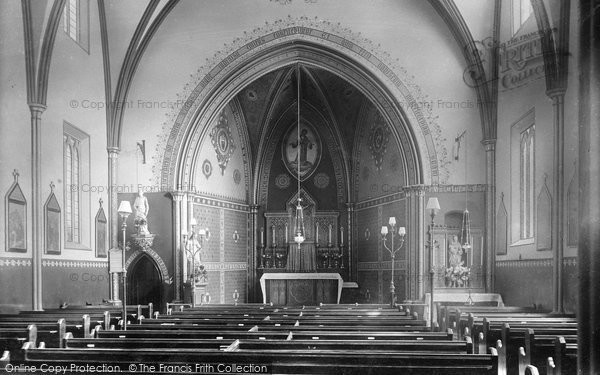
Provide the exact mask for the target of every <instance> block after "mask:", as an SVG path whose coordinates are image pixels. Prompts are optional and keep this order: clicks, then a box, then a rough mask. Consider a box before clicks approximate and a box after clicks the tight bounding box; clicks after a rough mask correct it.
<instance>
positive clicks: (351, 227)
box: [342, 202, 358, 280]
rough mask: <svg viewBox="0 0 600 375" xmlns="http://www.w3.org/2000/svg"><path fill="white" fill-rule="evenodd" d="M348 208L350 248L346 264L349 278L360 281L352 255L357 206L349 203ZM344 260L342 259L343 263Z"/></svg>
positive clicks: (347, 232)
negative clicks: (355, 209)
mask: <svg viewBox="0 0 600 375" xmlns="http://www.w3.org/2000/svg"><path fill="white" fill-rule="evenodd" d="M346 208H347V212H348V222H347V224H346V225H347V228H346V235H347V236H346V245H347V246H348V248H347V249H346V251H345V252H344V253H345V254H346V258H347V261H346V263H347V264H348V277H349V278H350V280H358V279H357V276H358V275H357V274H356V272H357V271H356V266H355V264H354V262H353V261H352V254H353V253H354V246H352V241H354V236H353V235H352V234H353V233H354V232H353V230H354V215H355V213H354V212H355V211H354V208H355V204H354V203H353V202H348V203H346ZM343 261H344V260H343V259H342V262H343Z"/></svg>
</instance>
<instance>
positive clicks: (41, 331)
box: [0, 319, 67, 348]
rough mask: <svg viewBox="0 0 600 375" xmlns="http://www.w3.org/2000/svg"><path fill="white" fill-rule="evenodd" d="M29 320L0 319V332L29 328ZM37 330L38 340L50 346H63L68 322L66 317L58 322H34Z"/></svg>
mask: <svg viewBox="0 0 600 375" xmlns="http://www.w3.org/2000/svg"><path fill="white" fill-rule="evenodd" d="M29 326H30V324H29V323H27V322H2V321H0V333H1V332H2V331H5V330H7V329H28V327H29ZM33 326H35V329H36V332H37V335H36V336H37V341H34V342H36V345H37V342H40V343H42V342H43V343H44V344H45V345H46V346H47V347H50V348H62V347H63V340H64V337H65V334H66V332H67V324H66V323H65V320H64V319H59V320H58V321H57V322H56V323H46V322H37V323H35V324H33Z"/></svg>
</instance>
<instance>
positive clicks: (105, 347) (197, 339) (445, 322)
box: [0, 303, 577, 375]
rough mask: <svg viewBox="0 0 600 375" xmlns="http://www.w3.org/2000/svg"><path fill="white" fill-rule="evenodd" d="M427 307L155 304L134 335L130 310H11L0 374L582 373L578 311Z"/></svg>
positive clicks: (142, 310) (2, 319) (135, 309)
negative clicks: (431, 314) (428, 312)
mask: <svg viewBox="0 0 600 375" xmlns="http://www.w3.org/2000/svg"><path fill="white" fill-rule="evenodd" d="M425 308H426V306H424V304H422V303H409V304H403V305H398V306H397V308H390V307H389V306H388V305H376V304H368V305H359V304H354V305H351V304H348V305H320V306H301V307H285V306H273V305H263V304H240V305H204V306H201V307H196V308H192V307H190V306H187V305H176V304H171V305H169V306H168V308H167V313H166V314H165V315H160V314H158V313H157V312H153V310H152V305H149V306H130V307H128V309H127V319H128V322H129V324H128V328H127V330H123V329H122V319H121V314H122V311H121V310H120V309H118V308H107V307H106V306H99V307H87V306H86V307H80V308H69V309H57V310H46V311H44V312H35V311H29V312H21V313H20V314H18V315H1V316H0V349H1V350H2V352H3V355H2V358H1V359H0V370H3V369H4V370H10V372H14V371H12V370H15V369H24V370H25V371H27V370H31V369H34V370H35V369H38V370H39V369H40V368H41V367H42V366H46V368H48V367H52V368H54V369H58V370H59V371H60V372H61V373H67V374H68V373H81V372H82V371H83V370H85V371H86V372H88V373H89V372H90V366H92V370H94V369H96V370H97V371H98V373H100V372H103V373H106V372H113V373H117V372H121V373H128V372H130V373H157V374H167V373H184V372H185V373H197V374H199V373H211V372H212V373H232V374H234V373H235V374H238V373H244V372H247V373H280V374H313V373H322V374H397V373H402V374H404V373H407V374H500V375H504V374H532V375H535V374H551V375H555V374H576V356H577V323H576V321H575V318H574V317H573V316H570V315H552V314H548V313H544V312H540V311H537V310H535V309H533V308H521V307H493V306H441V305H439V306H436V310H437V315H436V316H437V321H435V322H433V327H434V329H433V330H432V329H431V327H430V324H429V322H427V321H426V320H424V319H423V312H424V309H425ZM86 366H87V367H86ZM7 372H8V371H7ZM38 372H39V371H38ZM91 372H92V373H93V371H91Z"/></svg>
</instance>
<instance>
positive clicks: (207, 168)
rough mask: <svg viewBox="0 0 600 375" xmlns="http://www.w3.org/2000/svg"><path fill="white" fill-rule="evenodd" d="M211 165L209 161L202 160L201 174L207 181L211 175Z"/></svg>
mask: <svg viewBox="0 0 600 375" xmlns="http://www.w3.org/2000/svg"><path fill="white" fill-rule="evenodd" d="M212 170H213V167H212V163H211V162H210V160H208V159H204V162H203V163H202V174H204V177H206V179H207V180H208V178H209V177H210V175H211V174H212Z"/></svg>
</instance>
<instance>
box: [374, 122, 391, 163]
mask: <svg viewBox="0 0 600 375" xmlns="http://www.w3.org/2000/svg"><path fill="white" fill-rule="evenodd" d="M389 141H390V130H389V128H388V126H387V125H386V123H385V122H384V121H383V119H382V118H381V117H380V116H377V119H376V120H375V123H374V124H373V127H371V133H370V134H369V151H371V156H372V157H373V160H374V161H375V167H376V168H377V170H378V171H379V170H381V165H382V164H383V157H384V155H385V152H386V151H387V146H388V143H389Z"/></svg>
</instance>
